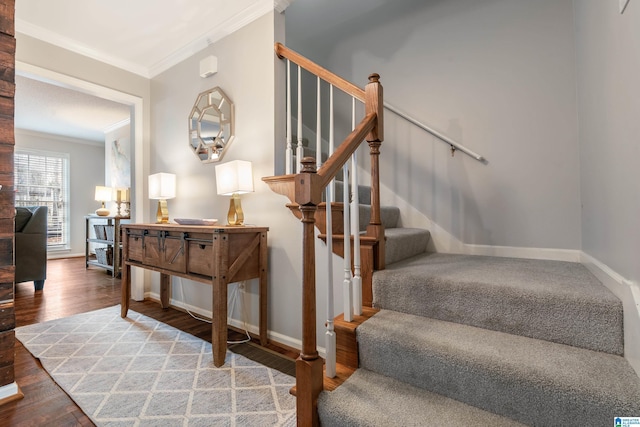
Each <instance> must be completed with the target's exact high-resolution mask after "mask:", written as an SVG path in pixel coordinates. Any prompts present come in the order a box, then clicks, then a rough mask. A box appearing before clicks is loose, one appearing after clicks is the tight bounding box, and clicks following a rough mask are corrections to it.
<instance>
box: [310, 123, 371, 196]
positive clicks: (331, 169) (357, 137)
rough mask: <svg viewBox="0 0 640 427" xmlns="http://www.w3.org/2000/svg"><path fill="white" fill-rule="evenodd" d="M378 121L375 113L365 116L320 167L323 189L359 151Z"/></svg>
mask: <svg viewBox="0 0 640 427" xmlns="http://www.w3.org/2000/svg"><path fill="white" fill-rule="evenodd" d="M376 121H377V116H376V114H375V113H369V114H367V115H366V116H364V119H362V121H361V122H360V123H359V124H358V126H356V128H355V129H354V130H353V131H351V133H350V134H349V136H347V137H346V138H345V140H344V141H343V142H342V144H340V146H339V147H338V148H337V149H336V151H334V152H333V154H332V155H331V157H329V159H327V161H326V162H324V164H323V165H322V166H320V169H318V176H319V177H320V178H321V181H320V185H321V186H322V188H323V189H324V187H326V186H327V185H329V183H330V182H331V180H332V179H333V178H334V177H335V176H336V174H337V173H338V172H339V171H340V169H341V168H342V166H344V164H345V163H347V161H348V160H349V159H350V158H351V155H352V154H353V153H354V152H355V151H356V150H357V149H358V147H359V146H360V144H361V143H362V141H364V138H365V137H366V136H367V134H368V133H369V132H370V131H371V130H372V129H373V128H374V127H375V125H376Z"/></svg>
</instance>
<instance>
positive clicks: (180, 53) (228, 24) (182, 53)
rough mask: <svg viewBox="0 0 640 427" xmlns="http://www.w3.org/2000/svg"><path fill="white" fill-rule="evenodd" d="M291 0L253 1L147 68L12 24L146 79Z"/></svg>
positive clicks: (25, 25) (55, 35) (40, 30)
mask: <svg viewBox="0 0 640 427" xmlns="http://www.w3.org/2000/svg"><path fill="white" fill-rule="evenodd" d="M293 1H294V0H261V1H258V2H255V3H254V4H252V5H251V6H249V7H247V8H246V9H244V10H242V11H241V12H239V13H237V14H235V15H234V16H232V17H231V18H229V19H227V20H226V21H224V22H222V23H220V24H219V25H217V26H216V28H215V29H212V30H211V31H209V32H207V33H205V34H204V35H202V36H200V37H199V38H197V39H195V40H193V41H192V42H190V43H188V44H186V45H185V46H183V47H181V48H180V49H178V50H176V51H174V52H173V53H171V54H169V55H167V56H166V57H165V58H163V59H162V60H160V61H158V62H156V63H155V64H153V65H151V66H149V67H146V66H144V65H140V64H137V63H133V62H131V61H126V60H123V59H122V58H119V57H117V56H114V55H112V54H109V53H107V52H103V51H99V50H96V49H93V48H91V47H89V46H86V45H84V44H82V43H80V42H78V41H77V40H74V39H71V38H68V37H65V36H62V35H60V34H58V33H56V32H53V31H51V30H47V29H45V28H42V27H40V26H37V25H33V24H31V23H29V22H27V21H24V20H22V19H16V21H15V25H16V32H18V33H22V34H25V35H27V36H30V37H33V38H36V39H39V40H42V41H44V42H46V43H50V44H52V45H54V46H58V47H60V48H63V49H66V50H69V51H71V52H74V53H77V54H79V55H83V56H86V57H88V58H92V59H95V60H97V61H100V62H104V63H106V64H109V65H112V66H114V67H117V68H120V69H123V70H125V71H129V72H131V73H133V74H137V75H139V76H142V77H145V78H148V79H150V78H153V77H155V76H157V75H158V74H160V73H162V72H164V71H166V70H168V69H169V68H171V67H173V66H174V65H176V64H178V63H180V62H182V61H184V60H185V59H187V58H189V57H190V56H193V55H195V54H196V53H198V52H200V51H201V50H203V49H205V48H206V47H208V46H209V45H211V44H213V43H215V42H217V41H218V40H220V39H222V38H224V37H226V36H228V35H229V34H231V33H233V32H235V31H237V30H239V29H240V28H242V27H244V26H245V25H247V24H249V23H251V22H253V21H255V20H256V19H258V18H260V17H262V16H263V15H265V14H266V13H269V12H271V11H272V10H276V11H278V12H280V13H282V12H284V10H285V9H286V8H287V7H289V6H290V5H291V3H292V2H293Z"/></svg>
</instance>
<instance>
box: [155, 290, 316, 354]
mask: <svg viewBox="0 0 640 427" xmlns="http://www.w3.org/2000/svg"><path fill="white" fill-rule="evenodd" d="M145 298H149V299H153V300H156V301H160V295H158V294H157V293H155V292H146V293H145ZM169 304H170V305H172V306H174V307H176V308H179V309H181V310H184V311H186V312H190V313H192V314H195V315H197V316H201V317H204V318H205V319H207V320H208V319H211V318H212V317H213V313H212V312H211V311H210V310H205V309H203V308H201V307H196V306H193V305H190V304H185V303H184V302H182V301H179V300H177V299H173V298H171V299H170V300H169ZM227 323H228V324H229V325H231V326H233V327H236V328H238V329H243V330H244V328H245V323H244V322H242V321H241V320H237V319H231V318H229V319H227ZM246 327H247V330H248V331H249V332H250V333H252V334H255V335H258V334H259V333H260V330H259V328H258V326H257V325H252V324H247V325H246ZM267 337H268V338H269V339H270V340H272V341H275V342H277V343H279V344H284V345H286V346H288V347H291V348H295V349H298V350H300V349H301V348H302V341H300V340H299V339H297V338H292V337H289V336H287V335H283V334H280V333H278V332H273V331H267ZM318 353H320V354H321V356H323V357H324V348H322V347H318Z"/></svg>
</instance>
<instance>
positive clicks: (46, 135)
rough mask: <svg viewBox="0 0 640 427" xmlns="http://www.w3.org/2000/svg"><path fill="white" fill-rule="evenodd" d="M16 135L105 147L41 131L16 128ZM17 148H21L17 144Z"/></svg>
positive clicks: (102, 144) (98, 143)
mask: <svg viewBox="0 0 640 427" xmlns="http://www.w3.org/2000/svg"><path fill="white" fill-rule="evenodd" d="M15 133H16V135H23V136H30V137H35V138H41V139H46V140H50V141H60V142H68V143H72V144H83V145H92V146H94V147H104V141H96V140H92V139H82V138H75V137H72V136H66V135H58V134H54V133H48V132H41V131H37V130H31V129H23V128H16V129H15ZM17 146H18V147H19V146H20V144H17Z"/></svg>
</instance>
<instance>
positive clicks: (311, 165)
mask: <svg viewBox="0 0 640 427" xmlns="http://www.w3.org/2000/svg"><path fill="white" fill-rule="evenodd" d="M300 163H302V170H301V171H300V173H316V159H314V158H313V157H303V158H302V160H301V161H300Z"/></svg>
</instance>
